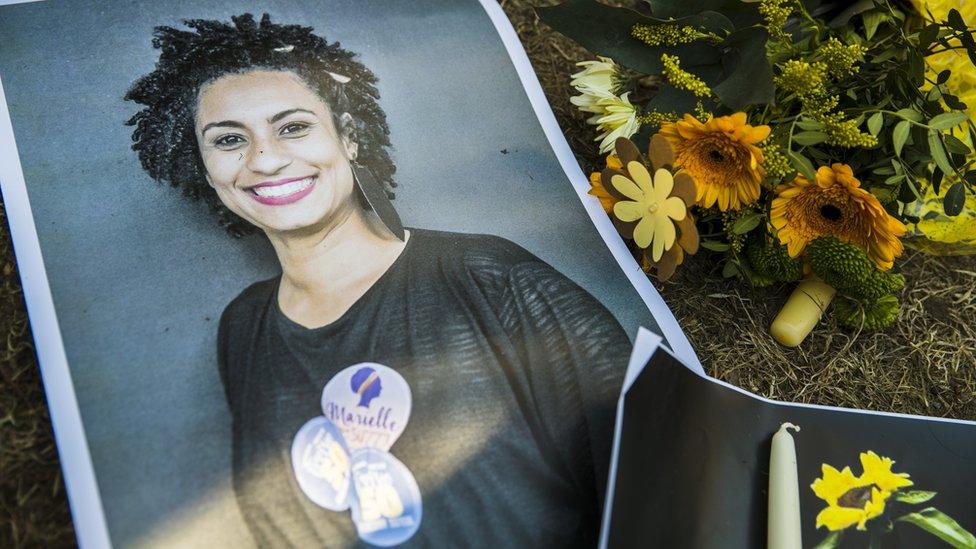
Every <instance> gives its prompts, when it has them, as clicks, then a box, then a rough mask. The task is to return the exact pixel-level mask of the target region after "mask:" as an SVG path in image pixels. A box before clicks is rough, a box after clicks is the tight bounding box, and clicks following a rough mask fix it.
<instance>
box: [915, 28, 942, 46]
mask: <svg viewBox="0 0 976 549" xmlns="http://www.w3.org/2000/svg"><path fill="white" fill-rule="evenodd" d="M941 28H942V25H940V24H938V23H932V24H930V25H928V26H926V27H923V28H922V30H920V31H918V47H919V49H921V50H925V49H928V47H929V46H931V45H932V42H935V39H936V38H938V37H939V29H941Z"/></svg>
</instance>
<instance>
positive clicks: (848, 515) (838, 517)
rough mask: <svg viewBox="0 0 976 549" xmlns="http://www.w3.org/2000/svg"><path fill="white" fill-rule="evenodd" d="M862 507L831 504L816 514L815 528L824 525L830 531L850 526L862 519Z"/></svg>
mask: <svg viewBox="0 0 976 549" xmlns="http://www.w3.org/2000/svg"><path fill="white" fill-rule="evenodd" d="M864 514H865V513H864V510H863V509H851V508H849V507H838V506H831V507H827V508H825V509H823V510H822V511H820V513H819V514H817V528H820V527H821V526H826V527H827V529H828V530H830V531H831V532H836V531H838V530H843V529H844V528H850V527H851V526H854V525H855V524H858V523H859V522H861V520H862V519H864Z"/></svg>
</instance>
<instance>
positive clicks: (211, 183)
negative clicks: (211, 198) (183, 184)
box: [203, 173, 214, 189]
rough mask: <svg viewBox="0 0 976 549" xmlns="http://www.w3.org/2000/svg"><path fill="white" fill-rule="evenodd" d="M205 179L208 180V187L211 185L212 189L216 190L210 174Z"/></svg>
mask: <svg viewBox="0 0 976 549" xmlns="http://www.w3.org/2000/svg"><path fill="white" fill-rule="evenodd" d="M203 177H204V178H205V179H206V180H207V185H210V188H211V189H212V188H214V184H213V179H210V174H209V173H208V174H206V175H204V176H203Z"/></svg>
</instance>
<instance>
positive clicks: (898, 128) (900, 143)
mask: <svg viewBox="0 0 976 549" xmlns="http://www.w3.org/2000/svg"><path fill="white" fill-rule="evenodd" d="M911 130H912V123H911V122H909V121H908V120H902V121H901V122H899V123H898V124H896V125H895V130H894V131H893V132H891V143H892V145H894V146H895V155H896V156H901V149H902V147H904V146H905V141H907V140H908V134H909V133H910V132H911Z"/></svg>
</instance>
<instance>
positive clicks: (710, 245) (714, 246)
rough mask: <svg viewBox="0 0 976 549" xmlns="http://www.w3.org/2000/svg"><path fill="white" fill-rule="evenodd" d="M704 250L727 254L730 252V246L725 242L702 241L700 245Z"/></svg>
mask: <svg viewBox="0 0 976 549" xmlns="http://www.w3.org/2000/svg"><path fill="white" fill-rule="evenodd" d="M699 245H700V246H701V247H702V248H705V249H706V250H711V251H713V252H727V251H729V245H728V244H726V243H724V242H716V241H714V240H702V241H701V244H699Z"/></svg>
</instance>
